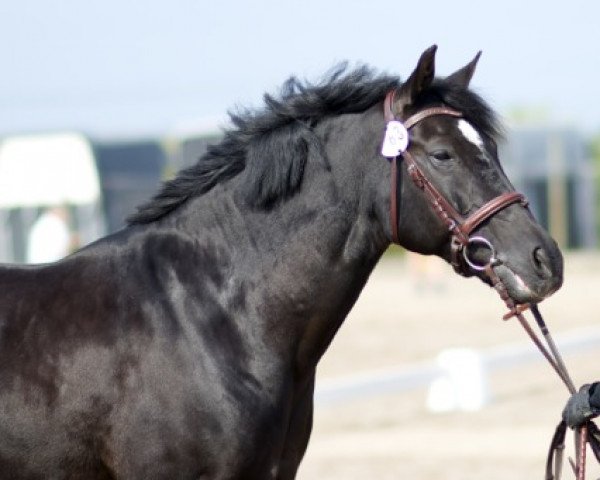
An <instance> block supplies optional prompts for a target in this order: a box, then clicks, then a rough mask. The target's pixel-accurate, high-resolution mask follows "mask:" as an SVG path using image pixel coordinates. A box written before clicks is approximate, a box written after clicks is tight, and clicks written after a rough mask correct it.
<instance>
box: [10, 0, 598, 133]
mask: <svg viewBox="0 0 600 480" xmlns="http://www.w3.org/2000/svg"><path fill="white" fill-rule="evenodd" d="M599 19H600V2H596V1H591V0H589V1H582V0H571V1H570V2H558V1H554V0H550V1H549V0H546V1H538V0H533V1H525V0H502V1H501V2H484V1H482V0H477V1H467V0H452V1H448V0H443V1H438V0H430V1H427V2H426V1H422V0H420V1H405V0H395V1H392V0H389V1H388V0H361V1H356V0H345V1H338V0H332V1H327V0H302V1H291V0H288V1H284V0H278V1H275V0H256V1H251V0H250V1H241V0H240V1H234V0H168V1H166V0H163V1H159V0H144V1H138V0H129V1H127V0H102V1H96V0H86V1H85V2H83V1H81V0H53V1H47V0H3V1H2V2H0V61H1V65H2V66H1V68H0V135H7V134H13V133H22V132H43V131H56V130H67V129H75V130H80V131H83V132H86V133H89V134H92V135H108V136H110V135H162V134H165V133H169V132H178V131H180V132H184V131H193V130H197V129H203V128H206V126H207V125H211V124H214V122H217V123H218V122H222V120H223V119H224V118H225V115H226V112H227V111H228V110H232V109H235V108H236V107H238V106H242V107H251V108H256V107H260V105H261V96H262V94H263V93H264V92H277V90H278V88H279V86H280V85H281V84H282V83H283V82H284V81H285V79H286V78H288V77H289V76H290V75H297V76H299V77H301V78H306V79H308V80H312V81H317V80H318V79H319V78H320V77H321V76H322V75H323V74H324V73H326V72H327V71H328V70H329V69H331V68H332V67H333V66H334V65H336V64H337V63H339V62H340V61H344V60H346V61H349V62H350V64H351V65H356V64H358V63H366V64H368V65H370V66H372V67H374V68H376V69H377V70H379V71H382V72H386V73H391V74H396V75H399V76H400V77H401V78H407V77H408V75H409V74H410V73H411V71H412V69H413V68H414V66H415V64H416V61H417V59H418V57H419V55H420V54H421V52H422V51H423V50H424V49H426V48H427V47H428V46H430V45H432V44H437V45H438V47H439V48H438V53H437V58H436V62H437V63H436V67H437V74H438V75H440V76H445V75H448V74H450V73H452V72H453V71H454V70H456V69H458V68H459V67H461V66H462V65H464V64H465V63H467V62H468V61H469V60H470V59H471V58H472V57H473V56H474V55H475V54H476V53H477V51H479V50H482V51H483V56H482V58H481V60H480V62H479V66H478V70H477V72H476V74H475V77H474V79H473V82H472V86H473V87H474V89H475V90H476V91H477V92H478V93H480V94H481V95H483V96H484V98H486V99H487V100H488V101H489V102H490V104H491V105H492V106H493V107H494V108H496V109H497V110H498V111H499V112H500V113H501V114H502V115H503V116H505V117H507V118H508V117H510V116H511V112H514V111H515V110H516V109H519V110H523V109H525V110H529V111H533V112H537V115H542V116H543V117H544V118H545V119H546V120H547V121H548V122H550V123H552V124H557V125H570V126H575V127H577V128H579V129H581V130H582V131H585V132H588V133H590V134H595V133H600V23H599V22H600V21H599ZM540 112H541V113H540Z"/></svg>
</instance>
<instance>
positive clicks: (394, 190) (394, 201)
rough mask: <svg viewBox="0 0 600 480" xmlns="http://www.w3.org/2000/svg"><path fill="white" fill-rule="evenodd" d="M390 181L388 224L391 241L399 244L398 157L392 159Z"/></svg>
mask: <svg viewBox="0 0 600 480" xmlns="http://www.w3.org/2000/svg"><path fill="white" fill-rule="evenodd" d="M391 175H392V180H391V184H390V224H391V226H392V241H393V242H394V243H395V244H399V243H400V238H399V237H398V157H394V158H392V173H391Z"/></svg>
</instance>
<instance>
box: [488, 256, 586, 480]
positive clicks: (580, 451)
mask: <svg viewBox="0 0 600 480" xmlns="http://www.w3.org/2000/svg"><path fill="white" fill-rule="evenodd" d="M492 260H494V259H493V258H492ZM493 267H494V265H493V261H492V262H489V263H488V264H487V265H486V266H485V269H484V271H485V273H486V275H487V276H488V277H489V279H490V281H491V282H492V285H493V287H494V289H495V290H496V291H497V292H498V294H499V295H500V298H501V299H502V300H503V301H504V303H505V304H506V306H507V307H508V309H509V312H508V313H507V314H506V315H504V317H503V320H508V319H510V318H512V317H516V318H517V320H518V321H519V323H520V324H521V326H522V327H523V329H524V330H525V332H526V333H527V335H529V337H530V338H531V340H532V341H533V343H534V344H535V346H536V347H537V348H538V350H539V351H540V352H541V353H542V355H543V356H544V357H545V358H546V360H547V361H548V363H549V364H550V366H551V367H552V368H553V369H554V371H555V372H556V373H557V375H558V376H559V378H560V379H561V380H562V382H563V383H564V384H565V386H566V387H567V390H568V391H569V393H571V395H573V394H574V393H576V392H577V390H576V388H575V384H574V383H573V380H572V379H571V376H570V375H569V372H568V370H567V367H566V365H565V363H564V361H563V359H562V356H561V355H560V352H559V351H558V349H557V348H556V344H555V343H554V339H553V338H552V335H551V334H550V331H549V329H548V327H547V326H546V323H545V322H544V319H543V318H542V315H541V313H540V311H539V309H538V307H537V305H536V304H526V305H516V304H515V302H514V300H513V299H512V298H511V297H510V295H509V293H508V291H507V290H506V287H505V286H504V283H503V282H502V280H500V278H499V277H498V275H497V274H496V272H494V268H493ZM527 309H529V310H531V313H532V314H533V317H534V318H535V321H536V323H537V325H538V327H539V329H540V331H541V332H542V335H543V337H544V340H545V341H546V345H544V344H543V343H542V341H541V340H540V338H539V337H538V335H537V334H536V333H535V332H534V331H533V330H532V328H531V326H530V325H529V323H528V322H527V319H526V318H525V316H524V315H523V312H525V311H526V310H527ZM589 424H591V425H593V423H591V422H589ZM565 434H566V424H565V423H564V421H563V422H561V423H560V424H559V426H558V428H557V429H556V433H555V434H554V437H553V439H552V443H551V445H550V451H549V453H548V461H547V464H546V480H560V476H561V470H562V463H563V453H564V438H565ZM575 437H576V442H575V454H576V461H575V463H573V461H572V460H571V459H569V462H570V463H571V467H572V468H573V471H574V473H575V475H576V478H577V480H585V462H586V447H587V443H588V426H587V425H583V426H581V427H580V428H578V429H576V431H575ZM595 450H596V449H595V448H594V453H595ZM553 458H554V461H552V460H553Z"/></svg>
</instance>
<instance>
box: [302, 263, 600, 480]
mask: <svg viewBox="0 0 600 480" xmlns="http://www.w3.org/2000/svg"><path fill="white" fill-rule="evenodd" d="M599 307H600V255H593V254H588V253H578V254H570V255H568V256H567V259H566V274H565V284H564V286H563V288H562V289H561V290H560V291H559V292H557V293H556V294H555V295H554V296H553V297H552V298H550V299H548V300H546V301H545V302H544V303H543V304H542V305H541V307H540V308H541V310H542V312H543V314H544V316H545V318H546V321H547V322H548V324H549V326H550V329H551V330H552V332H553V333H554V334H555V335H556V336H560V334H561V333H563V332H569V331H572V330H573V329H577V328H580V327H585V326H594V327H599V328H600V314H599V313H598V311H599V310H598V309H599ZM503 311H504V309H503V308H502V304H501V302H500V300H499V299H498V298H497V297H496V294H495V293H494V292H493V291H492V290H491V289H490V288H488V287H487V286H485V285H483V284H481V283H480V282H479V281H478V280H475V279H462V278H460V277H458V276H456V275H455V274H454V273H453V272H452V271H451V269H450V268H449V267H447V266H446V265H444V264H441V263H438V262H437V261H436V260H435V259H432V260H431V261H429V262H426V263H423V262H421V261H419V260H416V259H415V258H410V259H405V258H397V257H396V258H387V259H384V260H383V261H382V262H381V263H380V265H379V266H378V267H377V269H376V270H375V272H374V273H373V275H372V277H371V279H370V281H369V283H368V285H367V287H366V288H365V290H364V292H363V294H362V295H361V297H360V299H359V301H358V302H357V304H356V305H355V308H354V309H353V311H352V312H351V314H350V316H349V317H348V319H347V320H346V322H345V324H344V326H343V327H342V329H341V330H340V332H339V334H338V335H337V337H336V338H335V339H334V342H333V344H332V346H331V348H330V349H329V351H328V352H327V353H326V355H325V357H324V358H323V360H322V362H321V364H320V368H319V380H318V382H317V384H319V382H327V381H328V380H331V379H336V378H340V377H344V376H347V375H351V374H356V373H366V372H369V371H373V370H378V369H385V368H389V367H398V366H409V365H411V364H412V363H414V362H419V361H423V360H430V359H432V358H434V357H435V356H436V355H437V354H438V353H439V352H440V351H441V350H442V349H445V348H451V347H468V348H473V349H477V350H479V349H486V348H489V347H493V346H496V345H502V344H505V343H513V342H525V341H526V340H527V339H526V336H525V333H524V332H523V331H522V329H521V327H520V326H519V325H518V324H517V323H516V322H514V321H509V322H503V321H501V320H500V317H501V314H502V313H503ZM532 348H534V347H533V346H532ZM540 358H541V356H540ZM565 361H566V363H567V365H568V367H569V369H570V371H571V372H572V374H573V377H574V379H575V382H576V383H578V384H581V383H585V382H588V381H593V380H600V349H598V350H596V349H592V350H587V351H585V352H575V353H572V354H569V355H568V356H566V357H565ZM488 381H489V385H490V392H491V401H490V402H489V404H488V405H486V406H485V407H484V408H483V409H481V410H479V411H475V412H451V413H443V414H439V413H437V414H434V413H431V412H429V411H428V410H427V408H426V406H425V399H426V395H427V391H426V388H422V389H417V390H413V391H410V392H407V393H402V394H386V395H376V396H372V397H368V398H362V399H359V400H356V399H355V400H348V401H343V402H341V403H337V404H335V405H329V406H319V407H318V408H317V409H316V411H315V424H314V430H313V435H312V437H311V441H310V444H309V448H308V451H307V454H306V457H305V459H304V461H303V463H302V465H301V467H300V471H299V474H298V478H299V479H300V480H313V479H319V480H326V479H367V478H369V479H370V478H377V479H398V478H414V479H423V480H428V479H432V480H433V479H461V480H470V479H482V478H486V479H491V480H494V479H503V480H506V479H512V480H515V479H532V478H533V479H535V478H539V479H542V478H543V477H544V465H545V458H546V450H547V447H548V444H549V442H550V438H551V436H552V433H553V431H554V427H555V425H556V423H557V422H558V420H559V418H560V412H561V411H562V408H563V406H564V404H565V402H566V399H567V398H568V394H567V392H566V389H565V388H564V387H563V386H562V384H561V383H559V380H558V379H557V378H556V377H555V374H554V372H553V371H552V370H551V369H550V367H549V366H547V365H546V364H545V363H543V361H542V360H540V361H539V362H534V363H528V364H524V365H521V366H518V367H513V368H510V369H504V370H501V371H498V372H495V373H493V374H490V376H489V377H488ZM570 443H571V442H570ZM593 463H595V462H590V464H591V465H593ZM598 477H600V468H597V467H596V466H593V467H591V468H590V469H589V470H588V477H587V478H588V479H592V478H598ZM563 478H565V479H569V478H574V476H573V475H572V473H571V472H570V471H568V466H565V471H564V474H563Z"/></svg>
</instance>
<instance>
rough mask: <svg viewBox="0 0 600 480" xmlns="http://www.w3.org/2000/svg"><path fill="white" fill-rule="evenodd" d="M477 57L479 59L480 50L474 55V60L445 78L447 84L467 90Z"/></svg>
mask: <svg viewBox="0 0 600 480" xmlns="http://www.w3.org/2000/svg"><path fill="white" fill-rule="evenodd" d="M479 57H481V50H479V52H477V55H475V58H474V59H473V60H471V61H470V62H469V63H467V64H466V65H465V66H464V67H462V68H461V69H460V70H457V71H456V72H454V73H453V74H452V75H449V76H448V77H446V81H447V82H448V83H452V84H454V85H458V86H461V87H463V88H467V87H468V86H469V83H470V82H471V79H472V78H473V74H474V73H475V67H477V62H478V61H479Z"/></svg>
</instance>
